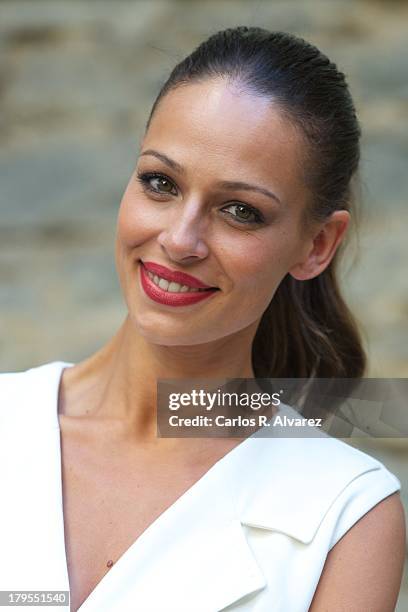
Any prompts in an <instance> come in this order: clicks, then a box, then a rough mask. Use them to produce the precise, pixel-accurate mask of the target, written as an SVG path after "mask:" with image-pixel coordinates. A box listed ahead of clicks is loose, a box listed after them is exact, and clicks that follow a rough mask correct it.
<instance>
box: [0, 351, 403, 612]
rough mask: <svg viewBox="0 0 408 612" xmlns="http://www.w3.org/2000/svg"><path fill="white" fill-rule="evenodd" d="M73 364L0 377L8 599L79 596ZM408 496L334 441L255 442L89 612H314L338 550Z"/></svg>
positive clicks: (194, 491)
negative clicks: (69, 510) (388, 501)
mask: <svg viewBox="0 0 408 612" xmlns="http://www.w3.org/2000/svg"><path fill="white" fill-rule="evenodd" d="M71 365H73V364H71V363H66V362H62V361H56V362H52V363H48V364H44V365H42V366H39V367H36V368H32V369H30V370H27V371H26V372H18V373H5V374H1V375H0V484H1V491H2V496H1V504H0V590H26V591H27V590H48V591H49V590H53V591H56V590H68V589H69V583H68V570H67V562H66V551H65V542H64V518H63V504H62V481H61V446H60V429H59V421H58V414H57V399H58V389H59V382H60V378H61V373H62V370H63V369H64V368H65V367H70V366H71ZM286 410H288V411H289V412H288V413H289V414H291V413H290V411H291V410H292V409H290V408H288V407H286ZM400 488H401V483H400V481H399V480H398V478H396V477H395V476H394V475H393V474H392V473H391V472H389V471H388V470H387V469H386V467H385V466H384V465H383V464H382V463H380V462H379V461H377V460H376V459H374V458H372V457H370V456H369V455H367V454H365V453H363V452H361V451H359V450H357V449H355V448H353V447H351V446H349V445H347V444H345V443H344V442H342V441H341V440H338V439H335V438H330V437H329V436H326V435H324V434H323V433H321V435H320V436H319V437H309V438H299V437H297V438H283V437H276V438H263V437H257V436H255V437H251V438H248V439H247V440H245V441H244V442H242V443H240V444H239V445H238V446H236V447H235V448H234V449H233V450H232V451H230V452H229V453H228V454H227V455H225V456H224V457H223V458H222V459H220V460H219V461H218V462H217V463H216V464H215V465H214V466H213V467H212V468H211V469H210V470H209V471H208V472H207V473H206V474H205V475H204V476H203V477H202V478H200V480H198V481H197V482H196V483H195V484H194V485H193V486H192V487H191V488H190V489H189V490H188V491H186V493H184V494H183V495H182V496H181V497H180V498H179V499H178V500H177V501H176V502H175V503H174V504H173V505H172V506H170V508H168V509H167V510H166V511H165V512H164V513H163V514H162V515H161V516H160V517H159V518H158V519H157V520H155V521H154V522H153V523H152V524H151V525H150V526H149V527H148V528H147V529H146V531H145V532H144V533H143V534H142V535H141V536H140V537H139V538H138V539H137V540H136V541H135V542H134V543H133V544H132V545H131V546H130V548H129V549H128V550H127V551H126V552H125V553H124V555H123V556H122V557H121V558H120V559H119V560H117V561H116V563H115V564H114V566H113V567H112V568H111V569H110V570H109V572H108V573H107V574H106V575H105V576H104V578H103V579H102V580H101V582H100V583H99V584H98V585H97V587H96V588H95V589H94V591H93V592H92V593H91V594H90V595H89V597H88V598H87V599H86V601H85V602H84V603H83V604H82V606H81V607H80V608H79V611H80V612H136V611H137V612H173V611H174V612H193V611H194V612H218V611H220V610H226V609H228V610H231V611H237V610H245V611H248V612H288V611H290V612H307V610H308V608H309V606H310V603H311V600H312V598H313V594H314V591H315V589H316V587H317V584H318V581H319V577H320V575H321V572H322V569H323V565H324V562H325V559H326V556H327V553H328V552H329V550H330V548H331V547H333V546H334V544H335V543H336V542H337V541H338V540H339V539H340V538H341V537H342V536H343V535H344V533H345V532H346V531H347V530H348V529H349V528H350V527H351V526H352V525H353V524H354V523H355V522H356V521H357V520H358V519H359V518H360V517H361V516H363V515H364V514H365V513H366V512H367V511H368V510H370V509H371V508H372V507H373V506H375V504H377V503H378V502H379V501H381V500H382V499H384V498H385V497H387V496H388V495H390V494H392V493H394V492H395V491H397V490H399V489H400ZM13 609H15V610H25V609H26V608H23V607H21V606H15V607H14V606H13ZM35 609H36V610H37V609H41V610H42V609H44V610H48V611H56V612H57V611H58V610H59V611H62V610H68V608H67V607H61V606H58V607H57V606H42V607H36V608H35Z"/></svg>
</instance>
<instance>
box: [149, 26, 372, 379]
mask: <svg viewBox="0 0 408 612" xmlns="http://www.w3.org/2000/svg"><path fill="white" fill-rule="evenodd" d="M212 77H222V78H226V79H228V80H230V81H235V82H239V83H240V84H242V85H244V87H245V88H246V90H247V91H250V92H252V93H254V94H255V95H261V96H266V97H268V98H270V99H271V101H272V100H273V102H274V104H275V105H277V107H278V108H279V110H280V111H281V112H282V113H284V115H285V116H286V117H287V118H288V119H289V120H290V121H291V122H292V124H293V125H294V126H295V127H297V128H298V129H300V133H301V134H302V135H303V137H304V139H305V142H306V144H307V147H306V149H307V154H306V158H305V159H304V163H303V168H302V171H303V174H304V180H305V183H306V185H307V187H308V188H309V190H310V193H311V198H310V199H311V202H310V205H309V206H308V209H307V217H306V218H305V220H307V219H310V220H316V221H320V220H323V219H325V218H326V217H327V216H328V215H330V214H331V213H332V212H333V211H335V210H339V209H343V210H344V209H345V210H351V209H352V208H354V204H355V202H354V191H353V180H355V178H356V176H357V170H358V164H359V159H360V147H359V140H360V136H361V130H360V126H359V123H358V120H357V117H356V113H355V108H354V105H353V101H352V98H351V95H350V93H349V90H348V86H347V83H346V80H345V75H344V74H343V73H342V72H340V71H339V70H338V69H337V66H336V65H335V64H334V63H333V62H331V61H330V60H329V59H328V58H327V57H326V56H325V55H324V54H323V53H321V52H320V51H319V49H317V48H316V47H315V46H313V45H312V44H310V43H309V42H307V41H305V40H303V39H302V38H299V37H297V36H294V35H292V34H288V33H286V32H273V31H268V30H266V29H263V28H259V27H246V26H238V27H235V28H228V29H226V30H223V31H220V32H217V33H216V34H214V35H212V36H210V38H208V39H207V40H205V41H204V42H202V43H201V44H200V45H199V46H198V47H197V48H196V49H195V50H194V51H193V52H192V53H191V54H190V55H189V56H188V57H186V58H185V59H183V60H182V61H181V62H180V63H179V64H178V65H177V66H176V67H175V68H174V69H173V71H172V72H171V74H170V76H169V78H168V79H167V81H166V82H165V84H164V85H163V87H162V88H161V90H160V92H159V94H158V96H157V98H156V100H155V102H154V104H153V107H152V110H151V113H150V116H149V119H148V122H147V126H146V130H147V129H148V127H149V124H150V121H151V118H152V116H153V114H154V111H155V109H156V108H157V105H158V104H159V102H160V100H161V99H162V98H163V97H164V96H165V95H166V94H167V93H168V92H169V91H171V90H174V89H176V88H177V87H180V86H183V85H186V84H189V83H192V82H197V81H203V80H206V79H208V78H212ZM338 259H339V253H336V255H335V257H334V258H333V260H332V261H331V263H330V265H329V266H328V267H327V268H326V269H325V270H324V272H322V273H321V274H319V275H318V276H317V277H315V278H312V279H310V280H306V281H298V280H295V279H294V278H293V277H292V276H291V275H289V274H287V275H286V277H285V278H284V279H283V280H282V282H281V284H280V285H279V287H278V289H277V291H276V292H275V295H274V297H273V299H272V300H271V302H270V304H269V306H268V308H267V309H266V310H265V312H264V314H263V316H262V319H261V322H260V325H259V327H258V330H257V333H256V336H255V338H254V342H253V347H252V363H253V368H254V372H255V375H256V377H260V378H261V377H266V378H267V377H278V378H292V377H293V378H298V377H299V378H310V377H321V378H324V377H327V378H330V377H346V378H358V377H361V376H362V375H363V373H364V370H365V366H366V356H365V352H364V349H363V347H362V342H361V337H360V334H359V331H358V329H357V325H356V323H355V320H354V318H353V316H352V314H351V312H350V311H349V309H348V307H347V305H346V303H345V302H344V300H343V298H342V296H341V293H340V290H339V285H338V280H337V274H336V269H337V265H338Z"/></svg>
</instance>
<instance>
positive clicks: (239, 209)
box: [235, 204, 252, 221]
mask: <svg viewBox="0 0 408 612" xmlns="http://www.w3.org/2000/svg"><path fill="white" fill-rule="evenodd" d="M235 214H236V215H237V217H239V218H240V219H244V220H245V221H247V220H248V219H249V218H250V217H251V214H252V211H251V210H249V208H246V206H243V205H242V204H237V205H236V207H235Z"/></svg>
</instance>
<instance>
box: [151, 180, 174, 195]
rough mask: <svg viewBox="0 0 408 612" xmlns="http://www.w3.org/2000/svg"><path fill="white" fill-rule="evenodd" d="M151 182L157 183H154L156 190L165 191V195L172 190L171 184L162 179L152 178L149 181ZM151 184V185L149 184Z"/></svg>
mask: <svg viewBox="0 0 408 612" xmlns="http://www.w3.org/2000/svg"><path fill="white" fill-rule="evenodd" d="M151 180H152V181H157V183H156V187H155V188H156V189H157V190H158V191H166V192H167V193H170V192H171V190H172V184H171V183H170V182H169V181H168V180H167V179H166V178H164V177H154V178H153V179H151ZM150 184H152V183H150Z"/></svg>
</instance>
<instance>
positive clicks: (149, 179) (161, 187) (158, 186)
mask: <svg viewBox="0 0 408 612" xmlns="http://www.w3.org/2000/svg"><path fill="white" fill-rule="evenodd" d="M137 179H138V181H140V182H141V183H142V186H143V188H144V189H147V190H148V191H152V192H153V193H163V194H170V195H177V191H175V186H174V183H173V181H171V180H170V179H169V178H167V176H165V175H164V174H158V173H156V172H146V173H145V174H138V175H137Z"/></svg>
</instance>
